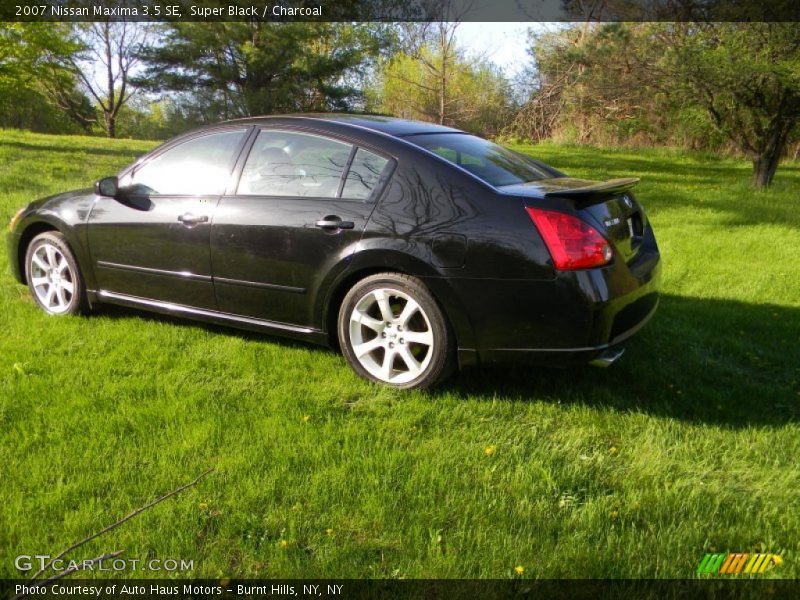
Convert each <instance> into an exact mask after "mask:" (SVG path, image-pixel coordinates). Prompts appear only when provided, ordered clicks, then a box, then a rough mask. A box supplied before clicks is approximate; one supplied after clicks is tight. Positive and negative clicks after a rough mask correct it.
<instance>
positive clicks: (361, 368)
mask: <svg viewBox="0 0 800 600" xmlns="http://www.w3.org/2000/svg"><path fill="white" fill-rule="evenodd" d="M338 334H339V343H340V345H341V348H342V352H343V353H344V356H345V358H347V361H348V362H349V363H350V366H352V367H353V369H354V370H355V371H356V372H357V373H358V374H359V375H361V376H362V377H365V378H366V379H371V380H373V381H378V382H381V383H385V384H388V385H391V386H394V387H398V388H404V389H409V388H417V389H419V388H426V387H430V386H431V385H434V384H436V383H439V382H440V381H442V380H443V379H444V378H445V377H447V375H449V374H450V372H451V371H452V370H453V362H454V361H453V358H454V342H453V337H452V335H451V334H450V331H449V329H448V327H447V322H446V320H445V317H444V314H443V313H442V311H441V309H440V308H439V306H438V305H437V304H436V301H435V300H434V298H433V296H431V293H430V292H429V291H428V290H427V288H426V287H425V285H424V284H423V283H422V282H421V281H420V280H419V279H417V278H415V277H410V276H408V275H401V274H398V273H379V274H377V275H372V276H370V277H366V278H365V279H362V280H361V281H359V282H358V283H357V284H356V285H355V286H353V288H352V289H351V290H350V291H349V292H348V293H347V295H346V296H345V298H344V300H343V302H342V306H341V308H340V310H339V319H338Z"/></svg>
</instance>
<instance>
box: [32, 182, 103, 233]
mask: <svg viewBox="0 0 800 600" xmlns="http://www.w3.org/2000/svg"><path fill="white" fill-rule="evenodd" d="M95 198H97V196H96V195H95V194H94V192H93V191H92V190H91V189H90V188H84V189H80V190H72V191H70V192H62V193H60V194H54V195H52V196H47V197H45V198H40V199H39V200H34V201H33V202H31V203H30V204H28V206H26V207H25V211H24V212H23V213H22V217H21V219H20V223H21V226H23V225H22V224H24V223H25V222H26V221H38V220H44V221H47V222H51V223H53V224H55V225H57V222H58V221H60V222H62V223H64V224H66V225H76V224H78V223H85V222H86V220H87V219H88V218H89V213H90V212H91V211H92V206H94V201H95Z"/></svg>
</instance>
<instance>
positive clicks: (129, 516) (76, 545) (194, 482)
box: [31, 468, 214, 581]
mask: <svg viewBox="0 0 800 600" xmlns="http://www.w3.org/2000/svg"><path fill="white" fill-rule="evenodd" d="M213 470H214V469H213V468H211V469H208V470H207V471H204V472H203V473H201V474H200V475H198V476H197V477H196V478H195V479H193V480H192V481H190V482H189V483H187V484H185V485H182V486H181V487H179V488H176V489H174V490H172V491H171V492H170V493H168V494H165V495H163V496H161V497H160V498H156V499H155V500H153V501H152V502H150V503H149V504H145V505H144V506H142V507H141V508H137V509H136V510H134V511H133V512H131V513H128V514H127V515H125V516H124V517H122V518H121V519H120V520H119V521H115V522H114V523H112V524H111V525H109V526H108V527H106V528H104V529H101V530H100V531H98V532H97V533H93V534H92V535H90V536H89V537H86V538H83V539H82V540H81V541H79V542H75V543H74V544H72V546H70V547H69V548H67V549H66V550H63V551H61V552H60V553H59V554H57V555H56V556H54V557H53V558H51V559H50V560H49V561H48V562H47V564H45V565H44V566H43V567H42V568H41V569H39V570H38V571H37V572H36V573H35V574H34V575H33V577H31V581H33V580H34V579H36V578H37V577H39V575H41V574H42V573H44V572H45V571H46V570H47V569H49V568H50V566H51V565H52V564H53V563H54V562H55V561H57V560H58V559H59V558H62V557H63V556H64V555H65V554H67V553H69V552H72V551H73V550H75V548H79V547H80V546H83V545H84V544H86V543H87V542H91V541H92V540H93V539H95V538H97V537H100V536H101V535H103V534H104V533H108V532H109V531H111V530H112V529H114V528H116V527H119V526H120V525H122V524H123V523H124V522H125V521H129V520H130V519H132V518H133V517H135V516H136V515H139V514H141V513H143V512H144V511H146V510H147V509H148V508H152V507H154V506H155V505H156V504H159V503H161V502H163V501H164V500H166V499H167V498H170V497H172V496H174V495H175V494H179V493H180V492H182V491H183V490H185V489H188V488H190V487H192V486H194V485H197V482H198V481H200V480H201V479H202V478H203V477H205V476H206V475H208V474H209V473H211V472H212V471H213Z"/></svg>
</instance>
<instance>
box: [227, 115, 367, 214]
mask: <svg viewBox="0 0 800 600" xmlns="http://www.w3.org/2000/svg"><path fill="white" fill-rule="evenodd" d="M352 151H353V146H352V145H350V144H347V143H344V142H339V141H336V140H332V139H329V138H324V137H320V136H318V135H311V134H307V133H298V132H294V131H273V130H263V131H261V132H260V133H259V134H258V137H257V138H256V141H255V143H254V144H253V148H252V149H251V150H250V155H249V156H248V157H247V162H246V163H245V165H244V169H243V170H242V176H241V178H240V179H239V187H238V189H237V191H236V193H237V194H239V195H255V196H307V197H313V198H336V197H337V196H338V194H339V186H340V184H341V181H342V174H343V173H344V170H345V167H347V162H348V161H349V160H350V154H351V152H352Z"/></svg>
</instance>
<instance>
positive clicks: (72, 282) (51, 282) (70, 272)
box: [25, 231, 87, 315]
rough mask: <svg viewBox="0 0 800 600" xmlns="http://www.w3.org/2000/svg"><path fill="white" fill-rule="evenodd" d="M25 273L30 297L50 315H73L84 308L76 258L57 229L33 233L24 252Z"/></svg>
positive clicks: (83, 296) (83, 291) (83, 297)
mask: <svg viewBox="0 0 800 600" xmlns="http://www.w3.org/2000/svg"><path fill="white" fill-rule="evenodd" d="M25 277H26V279H27V281H28V287H29V288H30V290H31V294H32V295H33V299H34V300H36V303H37V304H38V305H39V306H40V307H41V308H42V310H44V311H45V312H47V313H49V314H51V315H68V314H71V315H74V314H78V313H80V312H84V311H85V310H86V308H87V302H86V289H85V287H84V284H83V277H81V272H80V268H79V267H78V261H77V260H76V259H75V255H74V254H73V253H72V250H70V248H69V246H68V245H67V242H66V240H65V239H64V236H63V235H62V234H61V233H59V232H57V231H48V232H45V233H41V234H39V235H37V236H36V237H35V238H33V240H31V243H30V244H28V249H27V251H26V253H25Z"/></svg>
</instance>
